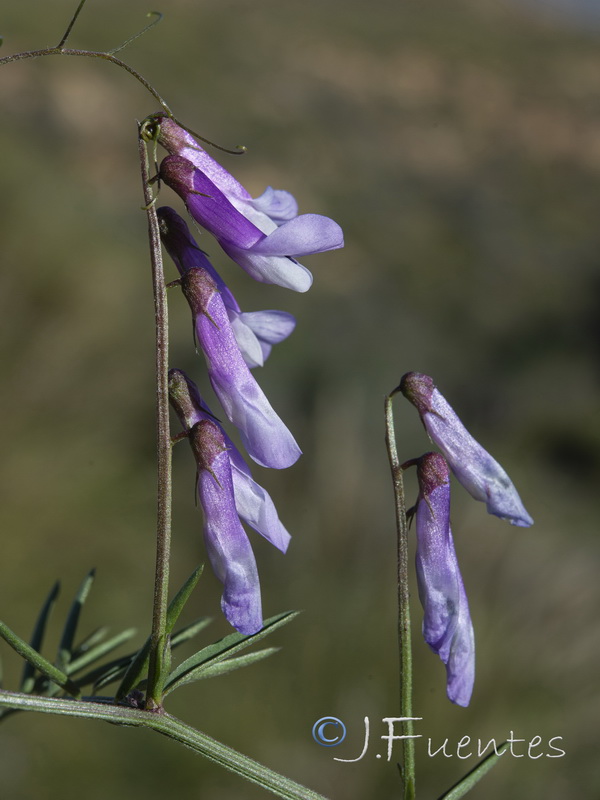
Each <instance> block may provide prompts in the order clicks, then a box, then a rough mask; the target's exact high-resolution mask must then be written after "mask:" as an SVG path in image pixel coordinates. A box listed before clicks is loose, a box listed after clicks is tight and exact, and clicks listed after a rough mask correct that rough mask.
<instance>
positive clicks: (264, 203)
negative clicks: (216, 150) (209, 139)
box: [148, 112, 298, 233]
mask: <svg viewBox="0 0 600 800" xmlns="http://www.w3.org/2000/svg"><path fill="white" fill-rule="evenodd" d="M148 121H149V122H150V124H153V125H155V126H156V127H155V136H156V140H157V141H158V143H159V144H160V145H162V146H163V147H164V148H165V150H167V152H168V153H169V154H170V155H175V156H183V158H187V160H188V161H191V162H192V164H193V165H194V166H195V167H196V169H199V170H200V171H201V172H203V173H204V174H205V175H206V176H207V178H209V180H211V181H212V182H213V183H214V184H215V186H216V187H217V188H218V189H220V190H221V191H222V192H223V194H224V195H226V196H227V197H228V199H229V201H230V202H231V204H232V205H233V206H234V207H235V208H237V210H238V211H239V212H240V213H241V214H243V215H244V216H245V217H247V218H248V219H249V220H250V221H251V222H253V223H254V224H255V225H256V227H257V228H260V230H261V231H262V232H263V233H270V232H271V231H272V230H275V227H276V226H278V225H281V224H282V223H283V222H287V221H288V220H290V219H293V218H294V217H297V216H298V203H297V202H296V199H295V197H294V196H293V195H292V194H290V192H286V191H284V190H283V189H273V188H272V187H271V186H268V187H267V188H266V189H265V191H264V192H263V194H262V195H261V196H260V197H256V198H253V197H252V196H251V195H250V192H248V191H247V190H246V189H245V188H244V187H243V186H242V184H241V183H239V182H238V181H236V179H235V178H234V177H233V175H231V173H229V172H228V171H227V170H226V169H225V168H224V167H222V166H221V165H220V164H219V162H218V161H215V159H214V158H212V157H211V156H209V154H208V153H207V152H206V150H205V149H204V148H203V147H202V146H201V145H200V144H199V143H198V142H197V141H196V140H195V139H194V137H193V136H192V135H191V133H188V132H187V131H186V130H185V129H184V128H182V127H181V126H180V125H178V124H177V123H176V122H175V121H174V120H172V119H170V118H169V117H167V116H166V114H163V113H160V112H159V113H157V114H154V115H153V116H152V117H149V118H148Z"/></svg>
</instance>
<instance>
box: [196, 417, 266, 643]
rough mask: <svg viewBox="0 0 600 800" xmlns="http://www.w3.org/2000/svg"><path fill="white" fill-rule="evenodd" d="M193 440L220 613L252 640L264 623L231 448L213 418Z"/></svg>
mask: <svg viewBox="0 0 600 800" xmlns="http://www.w3.org/2000/svg"><path fill="white" fill-rule="evenodd" d="M189 441H190V444H191V446H192V450H193V452H194V457H195V459H196V467H197V478H198V481H197V486H198V498H199V500H200V505H201V506H202V510H203V512H204V541H205V544H206V550H207V552H208V557H209V559H210V563H211V566H212V568H213V570H214V573H215V575H216V576H217V578H218V579H219V580H220V581H221V583H222V584H223V595H222V597H221V609H222V610H223V613H224V614H225V617H226V618H227V621H228V622H229V623H230V624H231V625H233V627H234V628H235V629H236V630H237V631H239V632H240V633H243V634H245V635H247V636H249V635H250V634H253V633H257V631H259V630H260V629H261V628H262V625H263V619H262V605H261V597H260V581H259V578H258V570H257V568H256V560H255V558H254V553H253V552H252V547H251V546H250V542H249V541H248V537H247V536H246V532H245V531H244V529H243V528H242V524H241V522H240V520H239V517H238V514H237V510H236V507H235V499H234V490H233V480H232V477H231V464H230V461H229V455H228V452H227V446H226V444H225V441H224V439H223V434H222V433H221V431H220V430H219V428H218V426H217V425H216V424H215V423H214V422H211V421H210V420H202V421H200V422H197V423H196V424H195V425H194V426H193V428H192V429H191V430H190V432H189Z"/></svg>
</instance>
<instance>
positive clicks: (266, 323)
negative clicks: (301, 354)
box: [240, 310, 296, 344]
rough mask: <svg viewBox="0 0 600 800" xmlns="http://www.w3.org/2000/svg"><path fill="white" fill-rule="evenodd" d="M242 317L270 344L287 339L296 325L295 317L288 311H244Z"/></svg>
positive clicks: (259, 336) (260, 337)
mask: <svg viewBox="0 0 600 800" xmlns="http://www.w3.org/2000/svg"><path fill="white" fill-rule="evenodd" d="M240 317H241V319H242V321H243V322H244V323H245V324H246V325H247V326H248V327H249V328H251V329H252V330H253V331H254V333H255V334H256V335H257V337H258V338H259V339H264V340H265V341H266V342H269V344H278V343H279V342H282V341H283V340H284V339H287V337H288V336H289V335H290V333H292V331H293V330H294V328H295V327H296V319H295V317H294V316H293V315H292V314H288V313H287V311H274V310H268V311H243V312H242V313H241V315H240Z"/></svg>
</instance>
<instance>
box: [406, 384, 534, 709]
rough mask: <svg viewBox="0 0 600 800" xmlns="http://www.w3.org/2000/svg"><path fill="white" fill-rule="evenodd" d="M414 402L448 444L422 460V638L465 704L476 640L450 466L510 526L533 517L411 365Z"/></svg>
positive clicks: (409, 388)
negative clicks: (457, 547) (457, 545)
mask: <svg viewBox="0 0 600 800" xmlns="http://www.w3.org/2000/svg"><path fill="white" fill-rule="evenodd" d="M398 388H399V390H400V391H401V392H402V394H403V395H404V396H405V397H406V398H407V399H408V400H410V402H411V403H412V404H413V405H414V406H415V407H416V409H417V411H418V412H419V415H420V417H421V421H422V422H423V425H424V426H425V430H426V431H427V433H428V434H429V437H430V438H431V440H432V441H433V442H434V443H435V444H436V445H437V446H438V447H439V449H440V450H441V451H442V454H443V455H441V454H440V453H427V454H425V455H424V456H421V458H419V459H416V460H415V462H408V463H416V466H417V479H418V483H419V496H418V499H417V504H416V507H415V511H414V514H415V520H416V533H417V555H416V566H417V583H418V588H419V598H420V600H421V604H422V606H423V610H424V618H423V637H424V639H425V641H426V642H427V644H428V645H429V646H430V647H431V649H432V650H433V651H434V652H435V653H437V654H438V655H439V657H440V659H441V660H442V662H443V663H444V664H445V665H446V672H447V682H446V691H447V694H448V697H449V699H450V700H452V702H453V703H457V704H458V705H461V706H467V705H468V704H469V701H470V699H471V694H472V691H473V683H474V679H475V643H474V638H473V625H472V622H471V617H470V614H469V604H468V602H467V596H466V593H465V589H464V585H463V581H462V577H461V574H460V569H459V566H458V561H457V558H456V553H455V551H454V543H453V540H452V531H451V529H450V480H449V469H451V470H452V472H453V473H454V474H455V475H456V477H457V479H458V480H459V482H460V483H461V484H462V485H463V486H464V487H465V489H466V490H467V491H468V492H469V493H470V494H471V496H472V497H474V498H475V499H476V500H481V501H483V502H485V503H486V506H487V510H488V512H489V513H490V514H494V515H495V516H497V517H500V518H501V519H505V520H507V521H508V522H510V523H511V524H512V525H518V526H520V527H527V526H529V525H533V520H532V518H531V517H530V516H529V514H528V513H527V511H526V510H525V507H524V506H523V503H522V502H521V498H520V497H519V495H518V493H517V490H516V489H515V487H514V485H513V483H512V481H511V480H510V478H509V477H508V475H507V474H506V472H505V471H504V470H503V469H502V467H501V466H500V464H498V462H497V461H495V459H493V458H492V456H491V455H490V454H489V453H488V452H487V451H486V450H484V449H483V447H482V446H481V445H480V444H479V443H478V442H477V441H475V439H474V438H473V437H472V436H471V434H470V433H469V432H468V431H467V429H466V428H465V426H464V425H463V424H462V422H461V421H460V419H459V418H458V416H457V415H456V413H455V412H454V410H453V409H452V408H451V406H450V405H449V403H448V402H447V401H446V400H445V398H444V397H443V396H442V395H441V394H440V392H439V391H438V390H437V389H436V387H435V385H434V383H433V380H432V379H431V378H430V377H429V376H428V375H422V374H420V373H418V372H408V373H407V374H406V375H404V376H403V377H402V380H401V381H400V386H399V387H398Z"/></svg>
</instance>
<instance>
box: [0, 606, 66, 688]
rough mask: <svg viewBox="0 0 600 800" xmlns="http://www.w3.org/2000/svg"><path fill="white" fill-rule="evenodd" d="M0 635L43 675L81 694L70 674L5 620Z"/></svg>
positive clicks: (1, 624)
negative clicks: (20, 635)
mask: <svg viewBox="0 0 600 800" xmlns="http://www.w3.org/2000/svg"><path fill="white" fill-rule="evenodd" d="M0 636H1V637H2V638H3V639H4V641H5V642H6V643H7V644H9V645H10V646H11V647H12V648H13V650H16V651H17V653H18V654H19V655H20V656H22V657H23V658H24V659H26V660H27V661H29V663H30V664H33V666H34V667H35V668H36V669H37V670H39V672H41V673H42V675H45V676H46V677H47V678H50V680H52V681H54V683H57V684H58V685H59V686H60V687H62V688H63V689H64V690H65V691H66V692H68V693H69V694H70V695H72V696H73V697H78V696H79V689H78V687H77V686H76V685H75V684H74V683H73V681H72V680H71V679H70V678H69V677H68V675H66V674H65V673H64V672H63V671H62V670H61V669H58V667H55V666H54V664H51V663H50V662H49V661H47V660H46V659H45V658H44V657H43V656H42V655H40V654H39V653H38V651H37V650H34V649H33V647H31V645H29V644H27V642H25V641H23V639H21V638H20V637H19V636H17V634H16V633H14V632H13V631H11V629H10V628H9V627H8V625H5V624H4V623H3V622H0Z"/></svg>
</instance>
